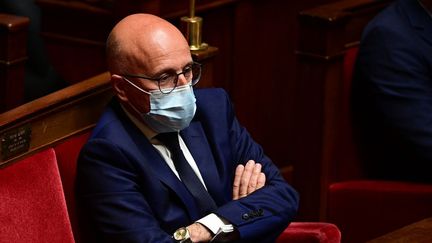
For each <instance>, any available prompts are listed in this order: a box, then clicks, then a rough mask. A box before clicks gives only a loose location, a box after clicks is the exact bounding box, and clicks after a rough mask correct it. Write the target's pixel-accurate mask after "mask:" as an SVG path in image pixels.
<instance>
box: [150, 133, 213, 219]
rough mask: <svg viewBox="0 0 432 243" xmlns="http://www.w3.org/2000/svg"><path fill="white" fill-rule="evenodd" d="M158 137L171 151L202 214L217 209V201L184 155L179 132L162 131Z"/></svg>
mask: <svg viewBox="0 0 432 243" xmlns="http://www.w3.org/2000/svg"><path fill="white" fill-rule="evenodd" d="M156 138H157V139H158V140H159V141H161V142H162V143H163V144H164V145H165V146H166V147H167V148H168V149H169V151H171V158H172V160H173V162H174V166H175V168H176V170H177V172H178V174H179V176H180V179H181V181H182V182H183V184H184V185H185V186H186V188H187V189H188V190H189V192H190V193H191V194H192V196H193V197H194V199H195V202H196V203H197V205H198V207H199V210H200V213H201V215H202V216H204V215H206V214H208V213H210V212H211V211H213V210H215V209H216V208H217V206H216V203H215V202H214V200H213V198H212V197H211V196H210V194H209V193H208V192H207V190H206V189H205V188H204V185H203V184H202V183H201V181H200V180H199V178H198V176H197V175H196V174H195V172H194V171H193V169H192V167H191V166H190V165H189V163H188V162H187V160H186V158H185V157H184V154H183V151H182V150H181V148H180V144H179V139H178V134H177V133H175V132H170V133H160V134H158V135H157V136H156Z"/></svg>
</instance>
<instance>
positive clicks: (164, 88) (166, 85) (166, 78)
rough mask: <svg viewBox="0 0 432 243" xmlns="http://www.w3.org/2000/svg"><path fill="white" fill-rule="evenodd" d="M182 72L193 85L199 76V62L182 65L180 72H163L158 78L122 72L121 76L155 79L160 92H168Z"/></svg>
mask: <svg viewBox="0 0 432 243" xmlns="http://www.w3.org/2000/svg"><path fill="white" fill-rule="evenodd" d="M182 74H183V76H184V77H185V78H186V80H187V81H188V83H190V84H191V85H195V84H196V83H198V81H199V79H200V78H201V64H200V63H197V62H193V63H191V64H188V65H187V66H186V67H184V68H183V70H182V72H180V73H175V72H173V73H165V74H162V76H161V77H159V78H150V77H145V76H141V75H134V74H123V76H124V77H128V78H142V79H147V80H152V81H157V83H158V87H159V90H160V92H162V93H163V94H169V93H171V92H172V91H173V90H174V89H175V88H176V87H177V84H178V79H179V76H180V75H182Z"/></svg>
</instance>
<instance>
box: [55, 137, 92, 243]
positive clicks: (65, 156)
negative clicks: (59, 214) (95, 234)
mask: <svg viewBox="0 0 432 243" xmlns="http://www.w3.org/2000/svg"><path fill="white" fill-rule="evenodd" d="M89 136H90V131H87V132H85V133H82V134H79V135H76V136H72V137H70V138H68V139H66V140H65V141H63V142H62V143H60V144H58V145H57V146H55V147H54V149H55V152H56V156H57V162H58V167H59V170H60V175H61V180H62V183H63V189H64V195H65V198H66V203H67V209H68V212H69V216H70V221H71V224H72V229H73V232H74V236H75V240H76V241H77V242H80V240H81V237H80V234H79V233H78V232H79V229H78V219H77V214H76V202H75V177H76V166H77V159H78V155H79V152H80V150H81V148H82V146H83V145H84V143H85V142H86V141H87V139H88V138H89Z"/></svg>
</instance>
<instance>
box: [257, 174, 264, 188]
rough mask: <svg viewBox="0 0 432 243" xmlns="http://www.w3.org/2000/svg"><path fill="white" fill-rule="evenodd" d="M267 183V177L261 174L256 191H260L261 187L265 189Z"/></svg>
mask: <svg viewBox="0 0 432 243" xmlns="http://www.w3.org/2000/svg"><path fill="white" fill-rule="evenodd" d="M265 182H266V176H265V174H264V173H262V172H261V173H260V174H259V176H258V180H257V186H256V189H257V190H258V189H260V188H261V187H263V186H264V185H265Z"/></svg>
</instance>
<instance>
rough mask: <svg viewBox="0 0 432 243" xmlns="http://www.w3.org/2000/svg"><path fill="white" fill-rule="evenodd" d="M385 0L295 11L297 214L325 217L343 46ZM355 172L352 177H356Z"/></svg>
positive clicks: (337, 152) (340, 147) (342, 100)
mask: <svg viewBox="0 0 432 243" xmlns="http://www.w3.org/2000/svg"><path fill="white" fill-rule="evenodd" d="M390 2H391V1H374V0H345V1H340V2H336V3H332V4H327V5H322V6H319V7H316V8H313V9H309V10H305V11H302V12H300V14H299V24H300V30H299V44H298V49H297V50H296V54H297V58H298V78H297V82H298V84H297V90H296V91H297V94H298V96H297V97H296V104H297V106H296V109H295V113H296V114H297V115H298V117H297V119H296V125H295V127H296V128H297V129H298V130H297V134H296V138H297V139H298V143H297V144H296V145H295V151H296V157H297V159H296V160H295V162H296V163H295V165H294V166H295V168H296V174H295V175H294V177H295V178H294V182H295V185H296V186H297V188H298V189H299V191H300V195H301V197H302V205H301V212H300V215H301V217H303V218H306V219H312V220H317V219H319V217H321V219H325V202H326V192H327V188H328V185H329V183H330V182H331V181H336V180H341V179H343V177H344V176H347V177H348V176H349V177H352V178H353V177H354V178H355V176H356V175H348V174H349V173H350V171H345V173H346V174H345V175H344V174H341V173H340V171H339V169H340V166H341V165H342V162H343V161H347V160H352V159H354V158H353V157H352V154H349V153H345V154H344V152H345V151H344V144H343V143H342V142H341V140H340V138H341V137H343V135H344V134H343V132H345V131H341V128H342V125H343V124H342V123H341V122H342V121H343V119H342V116H343V115H347V114H343V112H342V111H343V109H344V107H346V102H347V100H346V96H345V94H344V84H343V60H344V54H345V51H346V49H347V48H349V47H352V46H354V45H356V44H358V43H359V40H360V37H361V33H362V30H363V28H364V26H365V25H366V24H367V23H368V21H369V20H370V19H371V18H372V17H373V16H375V15H376V14H377V12H379V11H380V10H381V9H383V8H384V7H385V6H387V5H388V4H389V3H390ZM341 176H342V177H341ZM357 176H358V175H357Z"/></svg>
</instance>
